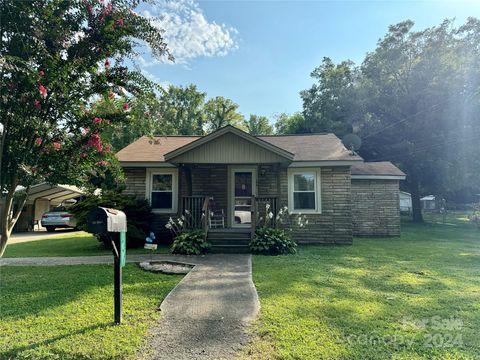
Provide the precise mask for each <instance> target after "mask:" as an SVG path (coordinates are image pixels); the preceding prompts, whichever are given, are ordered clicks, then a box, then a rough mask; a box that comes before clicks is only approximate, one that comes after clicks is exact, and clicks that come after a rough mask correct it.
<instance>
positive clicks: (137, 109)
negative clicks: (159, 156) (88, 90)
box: [95, 93, 178, 151]
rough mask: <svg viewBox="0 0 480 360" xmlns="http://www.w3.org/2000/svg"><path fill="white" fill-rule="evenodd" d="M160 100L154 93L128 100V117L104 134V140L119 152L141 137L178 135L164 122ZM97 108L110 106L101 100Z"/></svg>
mask: <svg viewBox="0 0 480 360" xmlns="http://www.w3.org/2000/svg"><path fill="white" fill-rule="evenodd" d="M161 101H162V100H161V98H160V97H158V96H157V94H155V93H146V94H142V95H139V96H136V97H134V98H132V99H130V100H129V105H130V107H129V116H128V118H127V119H126V121H124V122H122V123H121V124H119V125H117V126H115V127H112V128H109V129H108V130H106V131H105V132H104V138H105V139H107V140H108V142H110V143H111V144H112V150H113V151H119V150H121V149H123V148H124V147H125V146H127V145H129V144H131V143H132V142H134V141H135V140H137V139H138V138H140V137H142V136H155V135H169V134H178V131H177V129H175V128H174V127H173V125H172V124H171V123H168V122H166V121H164V116H163V113H162V102H161ZM95 105H96V106H98V107H105V106H107V107H108V106H110V105H111V104H110V102H108V103H105V102H104V101H103V100H102V101H99V102H98V103H96V104H95Z"/></svg>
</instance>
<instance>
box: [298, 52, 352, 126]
mask: <svg viewBox="0 0 480 360" xmlns="http://www.w3.org/2000/svg"><path fill="white" fill-rule="evenodd" d="M310 75H311V77H313V78H314V79H315V80H317V83H315V84H313V85H312V87H311V88H310V89H307V90H304V91H302V92H300V95H301V97H302V100H303V116H304V122H303V124H301V126H300V127H299V128H298V129H297V130H303V131H302V132H307V133H317V132H333V133H335V134H337V135H339V136H343V135H345V134H349V133H351V132H352V130H353V122H354V121H355V120H356V117H355V114H356V112H357V111H358V109H357V102H356V99H357V92H356V89H355V86H354V85H355V83H356V81H357V78H358V70H357V69H356V68H355V66H354V63H353V62H351V61H342V62H341V63H340V64H338V65H336V64H334V63H333V62H332V60H331V59H330V58H327V57H325V58H324V59H323V62H322V65H320V66H319V67H317V68H316V69H315V70H313V71H312V73H311V74H310ZM299 125H300V124H299Z"/></svg>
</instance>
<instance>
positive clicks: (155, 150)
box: [117, 136, 200, 162]
mask: <svg viewBox="0 0 480 360" xmlns="http://www.w3.org/2000/svg"><path fill="white" fill-rule="evenodd" d="M197 139H200V136H156V137H153V138H151V137H148V136H142V137H141V138H140V139H138V140H137V141H135V142H133V143H131V144H130V145H128V146H127V147H124V148H123V149H122V150H120V151H119V152H118V153H117V158H118V160H119V161H120V162H165V156H164V155H165V154H166V153H169V152H170V151H173V150H175V149H178V148H180V147H182V146H184V145H186V144H189V143H191V142H193V141H195V140H197Z"/></svg>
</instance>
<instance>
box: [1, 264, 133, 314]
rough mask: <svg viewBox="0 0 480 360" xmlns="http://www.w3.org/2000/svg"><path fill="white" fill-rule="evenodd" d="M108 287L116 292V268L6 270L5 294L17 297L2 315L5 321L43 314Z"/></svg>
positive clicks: (104, 266)
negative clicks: (114, 269)
mask: <svg viewBox="0 0 480 360" xmlns="http://www.w3.org/2000/svg"><path fill="white" fill-rule="evenodd" d="M37 268H38V269H39V270H40V271H37V270H36V269H37ZM99 268H103V269H105V268H109V269H108V270H107V271H98V269H99ZM110 269H111V272H110V271H109V270H110ZM72 270H75V271H72ZM52 279H53V280H52ZM126 282H127V283H128V279H127V281H126ZM108 286H111V287H112V289H113V266H112V265H79V266H76V265H71V266H70V265H68V266H51V267H35V266H32V267H22V268H17V267H4V268H2V295H4V296H7V295H8V294H9V293H14V294H15V297H14V298H12V296H9V297H8V299H9V301H10V302H12V306H2V309H1V312H0V314H1V317H2V319H3V320H7V319H14V318H24V317H27V316H30V315H41V314H42V313H43V312H44V311H51V310H53V309H55V308H57V307H61V306H62V305H64V304H67V303H70V302H72V301H74V300H75V299H77V298H78V297H80V296H81V295H82V294H84V293H86V292H88V291H89V289H92V288H98V287H108ZM0 297H3V296H0ZM6 303H8V301H6V300H5V302H4V305H5V304H6Z"/></svg>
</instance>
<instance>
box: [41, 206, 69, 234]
mask: <svg viewBox="0 0 480 360" xmlns="http://www.w3.org/2000/svg"><path fill="white" fill-rule="evenodd" d="M41 224H42V226H43V227H45V228H46V229H47V231H48V232H52V231H55V229H57V228H76V227H77V220H76V219H75V217H74V216H73V215H72V214H71V213H69V212H68V209H67V208H66V207H65V206H59V207H56V208H54V209H53V210H50V211H47V212H46V213H45V214H43V215H42V220H41Z"/></svg>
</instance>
